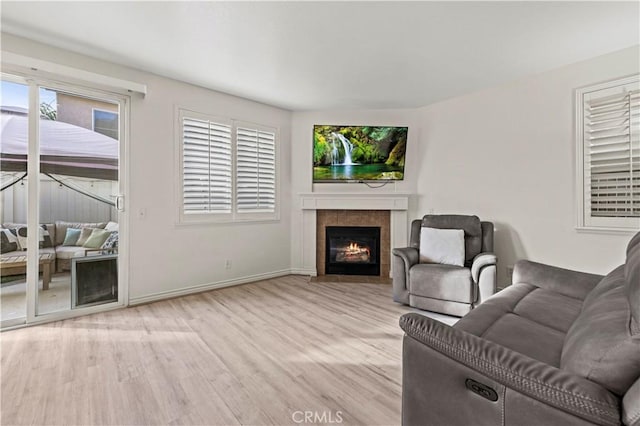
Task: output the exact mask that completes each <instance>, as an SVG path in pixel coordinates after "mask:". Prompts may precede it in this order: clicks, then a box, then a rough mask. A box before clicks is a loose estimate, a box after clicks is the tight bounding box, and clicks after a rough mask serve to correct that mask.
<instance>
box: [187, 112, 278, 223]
mask: <svg viewBox="0 0 640 426" xmlns="http://www.w3.org/2000/svg"><path fill="white" fill-rule="evenodd" d="M178 126H179V127H178V129H177V130H178V132H177V137H178V138H179V140H180V146H179V158H180V168H181V171H182V176H181V178H182V179H181V181H180V183H179V185H180V191H181V195H182V206H181V210H180V220H181V221H182V222H185V223H186V222H191V223H207V222H236V221H242V222H246V221H253V220H260V221H263V220H277V219H278V211H277V189H276V188H277V170H276V167H277V165H276V160H277V159H276V155H277V149H276V148H277V146H276V142H277V141H276V135H277V130H276V129H274V128H272V127H264V126H260V125H257V124H249V123H244V124H243V123H239V122H235V121H233V120H230V119H224V118H216V117H212V116H208V115H205V114H200V113H197V112H194V111H188V110H183V109H179V110H178Z"/></svg>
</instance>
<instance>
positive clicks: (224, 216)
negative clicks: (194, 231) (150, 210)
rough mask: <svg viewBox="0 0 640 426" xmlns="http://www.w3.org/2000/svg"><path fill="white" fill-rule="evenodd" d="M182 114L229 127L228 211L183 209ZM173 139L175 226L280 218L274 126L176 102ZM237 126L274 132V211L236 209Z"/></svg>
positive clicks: (276, 136) (277, 139)
mask: <svg viewBox="0 0 640 426" xmlns="http://www.w3.org/2000/svg"><path fill="white" fill-rule="evenodd" d="M184 117H189V118H194V119H198V120H208V121H211V122H215V123H218V124H221V125H228V126H230V127H231V193H232V202H231V212H230V213H216V212H203V213H185V210H184V191H183V182H184V140H183V119H184ZM174 123H175V140H176V144H175V146H176V155H175V157H176V163H177V170H178V176H177V179H175V180H176V190H175V194H176V196H175V199H176V201H177V203H176V204H177V210H178V211H177V217H178V221H177V223H176V224H177V225H203V224H234V223H255V222H277V221H279V220H280V143H279V139H280V130H279V128H278V127H277V126H270V125H264V124H257V123H254V122H251V121H247V120H235V119H232V118H228V117H221V116H217V115H214V114H207V113H203V112H198V111H196V110H194V109H192V108H187V107H183V106H178V105H176V108H175V120H174ZM238 127H244V128H246V127H251V128H252V129H256V130H258V131H269V132H273V134H274V135H275V149H274V154H275V161H274V164H275V187H274V188H275V209H274V211H273V212H238V204H237V193H238V188H237V151H238V144H237V129H238Z"/></svg>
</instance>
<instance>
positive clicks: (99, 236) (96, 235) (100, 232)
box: [82, 228, 111, 249]
mask: <svg viewBox="0 0 640 426" xmlns="http://www.w3.org/2000/svg"><path fill="white" fill-rule="evenodd" d="M110 234H111V232H109V231H107V230H105V229H97V228H96V229H94V230H93V231H91V235H89V238H87V240H86V241H85V242H84V244H83V245H82V247H86V248H92V249H97V248H100V247H102V244H104V242H105V241H106V239H107V238H109V235H110Z"/></svg>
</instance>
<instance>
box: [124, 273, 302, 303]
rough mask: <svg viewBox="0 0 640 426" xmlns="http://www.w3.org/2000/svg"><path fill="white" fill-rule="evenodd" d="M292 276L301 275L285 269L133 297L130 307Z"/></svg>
mask: <svg viewBox="0 0 640 426" xmlns="http://www.w3.org/2000/svg"><path fill="white" fill-rule="evenodd" d="M291 274H296V275H299V274H298V272H294V271H293V270H291V269H283V270H280V271H273V272H266V273H264V274H256V275H248V276H246V277H241V278H233V279H230V280H224V281H218V282H214V283H206V284H199V285H195V286H191V287H185V288H180V289H177V290H169V291H163V292H160V293H153V294H148V295H146V296H140V297H131V298H129V306H135V305H141V304H143V303H149V302H157V301H159V300H164V299H171V298H174V297H179V296H186V295H189V294H194V293H201V292H203V291H209V290H215V289H218V288H224V287H232V286H234V285H241V284H247V283H252V282H255V281H261V280H268V279H270V278H277V277H283V276H285V275H291ZM302 275H306V274H302Z"/></svg>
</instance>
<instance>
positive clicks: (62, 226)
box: [54, 220, 107, 246]
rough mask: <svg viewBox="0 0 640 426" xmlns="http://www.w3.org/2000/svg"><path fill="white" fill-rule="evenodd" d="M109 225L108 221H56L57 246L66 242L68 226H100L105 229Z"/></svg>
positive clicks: (55, 243) (77, 227)
mask: <svg viewBox="0 0 640 426" xmlns="http://www.w3.org/2000/svg"><path fill="white" fill-rule="evenodd" d="M106 225H107V223H106V222H93V223H91V222H84V223H82V222H64V221H61V220H57V221H56V231H55V237H56V238H55V242H54V245H55V246H59V245H61V244H62V243H63V242H64V237H65V236H66V235H67V228H76V229H82V228H100V229H104V227H105V226H106Z"/></svg>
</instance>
